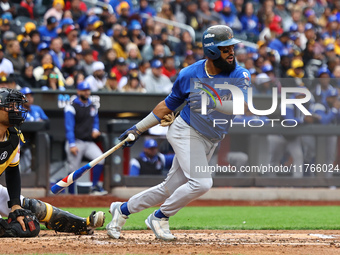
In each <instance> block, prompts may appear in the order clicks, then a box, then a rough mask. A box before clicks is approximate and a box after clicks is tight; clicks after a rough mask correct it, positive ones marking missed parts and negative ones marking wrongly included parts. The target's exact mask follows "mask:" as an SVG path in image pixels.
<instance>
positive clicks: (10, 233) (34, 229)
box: [2, 209, 40, 237]
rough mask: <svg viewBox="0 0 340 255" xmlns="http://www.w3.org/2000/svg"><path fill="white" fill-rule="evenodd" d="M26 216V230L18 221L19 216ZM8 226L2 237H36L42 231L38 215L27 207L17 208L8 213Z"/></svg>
mask: <svg viewBox="0 0 340 255" xmlns="http://www.w3.org/2000/svg"><path fill="white" fill-rule="evenodd" d="M19 216H24V223H25V226H26V231H24V230H23V229H22V227H21V225H20V223H19V222H18V221H17V217H19ZM7 222H8V226H7V229H6V231H5V234H4V235H3V236H2V237H35V236H37V235H38V234H39V232H40V224H39V221H38V219H37V217H36V216H35V215H34V214H33V213H32V212H31V211H30V210H25V209H17V210H15V211H14V212H11V213H10V214H9V215H8V220H7Z"/></svg>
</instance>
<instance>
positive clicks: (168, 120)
mask: <svg viewBox="0 0 340 255" xmlns="http://www.w3.org/2000/svg"><path fill="white" fill-rule="evenodd" d="M178 113H179V112H176V113H174V112H172V113H169V114H167V115H164V116H163V119H161V124H160V125H161V126H162V127H168V126H170V125H171V124H172V123H173V122H174V121H175V119H176V117H177V115H178Z"/></svg>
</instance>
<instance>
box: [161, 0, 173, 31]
mask: <svg viewBox="0 0 340 255" xmlns="http://www.w3.org/2000/svg"><path fill="white" fill-rule="evenodd" d="M156 16H157V17H160V18H162V19H167V20H169V21H176V18H175V15H174V13H173V12H172V8H171V6H170V4H168V3H164V2H163V5H162V9H161V11H160V12H158V13H157V15H156ZM161 26H162V27H164V28H165V27H166V28H167V30H168V31H169V32H170V33H171V34H173V30H174V26H173V25H170V24H169V25H164V24H161Z"/></svg>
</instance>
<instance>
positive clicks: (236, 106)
mask: <svg viewBox="0 0 340 255" xmlns="http://www.w3.org/2000/svg"><path fill="white" fill-rule="evenodd" d="M204 87H207V88H208V89H210V90H211V91H212V92H213V93H214V94H215V95H216V98H217V99H218V100H219V102H220V104H221V105H222V100H221V97H220V96H219V94H218V92H217V90H216V89H219V90H220V91H221V90H229V91H230V93H231V95H232V103H233V115H244V112H245V111H244V93H243V92H242V90H241V88H239V87H237V86H235V85H230V84H229V83H228V82H225V83H223V84H215V85H214V87H212V86H210V85H208V84H205V83H201V82H195V89H200V90H201V91H204V93H202V94H201V96H202V106H201V114H202V115H207V105H208V104H209V100H208V96H207V95H209V96H210V98H211V100H213V101H214V102H215V105H216V98H215V96H214V95H213V94H212V93H211V92H210V91H208V90H207V89H206V88H204ZM243 89H247V91H248V93H247V100H248V109H249V111H250V112H251V113H253V114H254V115H259V116H266V115H270V114H272V113H274V112H275V111H276V109H277V107H278V95H279V93H278V90H277V88H272V95H271V96H272V105H271V107H270V108H269V109H267V110H258V109H256V108H255V107H254V104H253V88H251V87H245V88H243ZM292 94H299V95H300V94H301V95H304V96H305V97H303V98H291V95H292ZM311 97H312V96H311V92H310V91H309V90H308V89H307V88H290V87H286V88H282V89H281V105H280V106H281V115H282V116H285V115H286V109H287V105H295V106H296V107H297V108H298V109H299V110H300V111H301V112H302V113H303V114H304V115H312V114H311V113H310V112H309V111H308V110H307V109H306V107H305V106H304V105H303V104H304V103H307V102H309V101H310V99H311Z"/></svg>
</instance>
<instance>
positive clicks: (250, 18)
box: [240, 2, 259, 43]
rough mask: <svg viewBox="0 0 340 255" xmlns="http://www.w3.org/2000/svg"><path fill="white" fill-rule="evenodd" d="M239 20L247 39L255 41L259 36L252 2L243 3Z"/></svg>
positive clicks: (257, 21) (257, 22)
mask: <svg viewBox="0 0 340 255" xmlns="http://www.w3.org/2000/svg"><path fill="white" fill-rule="evenodd" d="M240 22H241V23H242V31H243V32H245V33H246V35H247V40H248V41H251V42H254V43H256V42H257V41H258V37H259V28H258V26H259V20H258V18H257V17H256V16H255V15H254V6H253V3H252V2H247V3H246V4H245V6H244V11H243V14H242V15H241V18H240Z"/></svg>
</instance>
